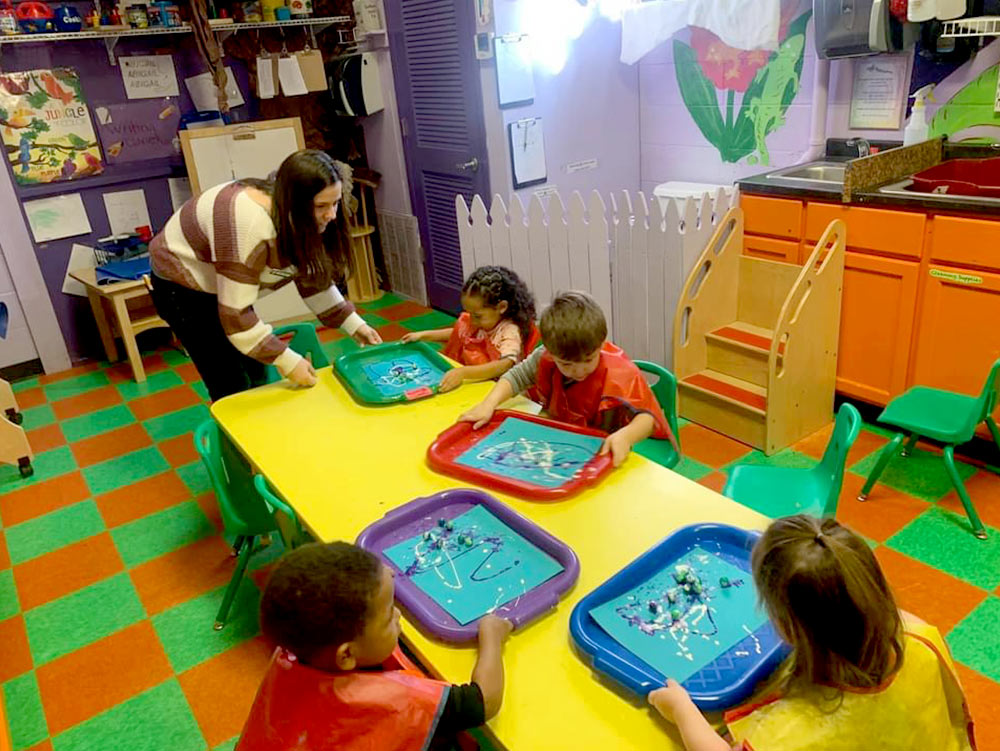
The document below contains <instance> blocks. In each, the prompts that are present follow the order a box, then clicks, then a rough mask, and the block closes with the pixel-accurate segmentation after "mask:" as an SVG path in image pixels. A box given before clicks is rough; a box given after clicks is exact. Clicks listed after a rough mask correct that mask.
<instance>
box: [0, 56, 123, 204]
mask: <svg viewBox="0 0 1000 751" xmlns="http://www.w3.org/2000/svg"><path fill="white" fill-rule="evenodd" d="M0 130H2V132H3V143H4V146H5V147H6V150H7V159H8V161H9V162H10V164H11V167H12V169H13V172H14V179H15V180H17V182H18V183H20V184H21V185H32V184H35V183H50V182H54V181H56V180H75V179H76V178H79V177H87V176H90V175H96V174H99V173H100V172H103V171H104V164H103V163H102V161H101V149H100V147H99V146H98V145H97V136H96V135H95V134H94V126H93V124H92V123H91V121H90V110H89V109H88V108H87V103H86V101H85V100H84V97H83V91H82V89H81V87H80V77H79V75H78V74H77V72H76V71H75V70H73V69H72V68H53V69H51V70H29V71H24V72H20V73H4V74H0Z"/></svg>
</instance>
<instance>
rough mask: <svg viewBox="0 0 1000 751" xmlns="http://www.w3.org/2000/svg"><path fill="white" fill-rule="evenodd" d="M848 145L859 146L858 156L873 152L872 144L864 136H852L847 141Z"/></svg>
mask: <svg viewBox="0 0 1000 751" xmlns="http://www.w3.org/2000/svg"><path fill="white" fill-rule="evenodd" d="M847 145H848V146H857V147H858V157H859V158H860V157H864V156H868V155H869V154H871V153H872V149H871V145H870V144H869V143H868V141H867V139H864V138H852V139H850V140H849V141H848V142H847Z"/></svg>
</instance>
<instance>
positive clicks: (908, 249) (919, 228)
mask: <svg viewBox="0 0 1000 751" xmlns="http://www.w3.org/2000/svg"><path fill="white" fill-rule="evenodd" d="M834 219H843V220H844V223H845V224H846V225H847V247H848V248H850V249H852V250H869V251H872V252H873V253H883V254H886V255H893V256H902V257H903V258H913V259H918V258H920V256H921V252H922V250H923V245H924V227H925V226H926V224H927V216H926V215H925V214H923V213H917V212H913V211H893V210H889V209H865V208H859V207H857V206H844V205H843V204H833V203H815V202H812V201H810V202H809V204H808V205H807V207H806V221H805V230H804V233H803V237H804V238H805V239H806V241H807V242H806V244H807V245H809V244H810V243H815V242H816V241H817V240H818V239H819V238H820V236H821V235H822V234H823V233H824V232H825V231H826V228H827V226H828V225H829V224H830V222H832V221H833V220H834Z"/></svg>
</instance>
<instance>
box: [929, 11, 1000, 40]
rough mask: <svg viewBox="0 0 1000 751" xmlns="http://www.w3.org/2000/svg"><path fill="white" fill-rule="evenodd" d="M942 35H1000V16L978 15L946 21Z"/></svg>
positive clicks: (954, 36)
mask: <svg viewBox="0 0 1000 751" xmlns="http://www.w3.org/2000/svg"><path fill="white" fill-rule="evenodd" d="M941 36H943V37H950V38H957V37H993V36H1000V16H976V17H974V18H957V19H955V20H954V21H945V22H944V31H943V32H942V34H941Z"/></svg>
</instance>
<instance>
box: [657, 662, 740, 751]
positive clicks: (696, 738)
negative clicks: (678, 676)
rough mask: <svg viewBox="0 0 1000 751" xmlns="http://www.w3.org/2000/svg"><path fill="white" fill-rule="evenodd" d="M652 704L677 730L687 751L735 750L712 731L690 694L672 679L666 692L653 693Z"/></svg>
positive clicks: (664, 689)
mask: <svg viewBox="0 0 1000 751" xmlns="http://www.w3.org/2000/svg"><path fill="white" fill-rule="evenodd" d="M649 703H650V704H652V705H653V706H654V707H655V708H656V711H657V712H659V713H660V714H661V715H663V717H664V719H666V720H668V721H669V722H672V723H674V724H675V725H676V726H677V729H678V730H679V731H680V733H681V739H682V740H683V741H684V748H685V749H687V751H732V749H733V747H732V746H730V745H729V744H728V743H727V742H726V741H725V739H723V738H722V736H720V735H719V734H718V733H716V732H715V730H713V729H712V726H711V725H709V724H708V720H706V719H705V717H704V715H702V713H701V712H700V711H698V707H696V706H695V705H694V702H693V701H691V697H690V696H688V692H687V691H685V690H684V688H683V686H681V684H679V683H678V682H677V681H675V680H674V679H673V678H670V679H668V680H667V685H666V686H665V687H664V688H658V689H656V691H651V692H650V694H649Z"/></svg>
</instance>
